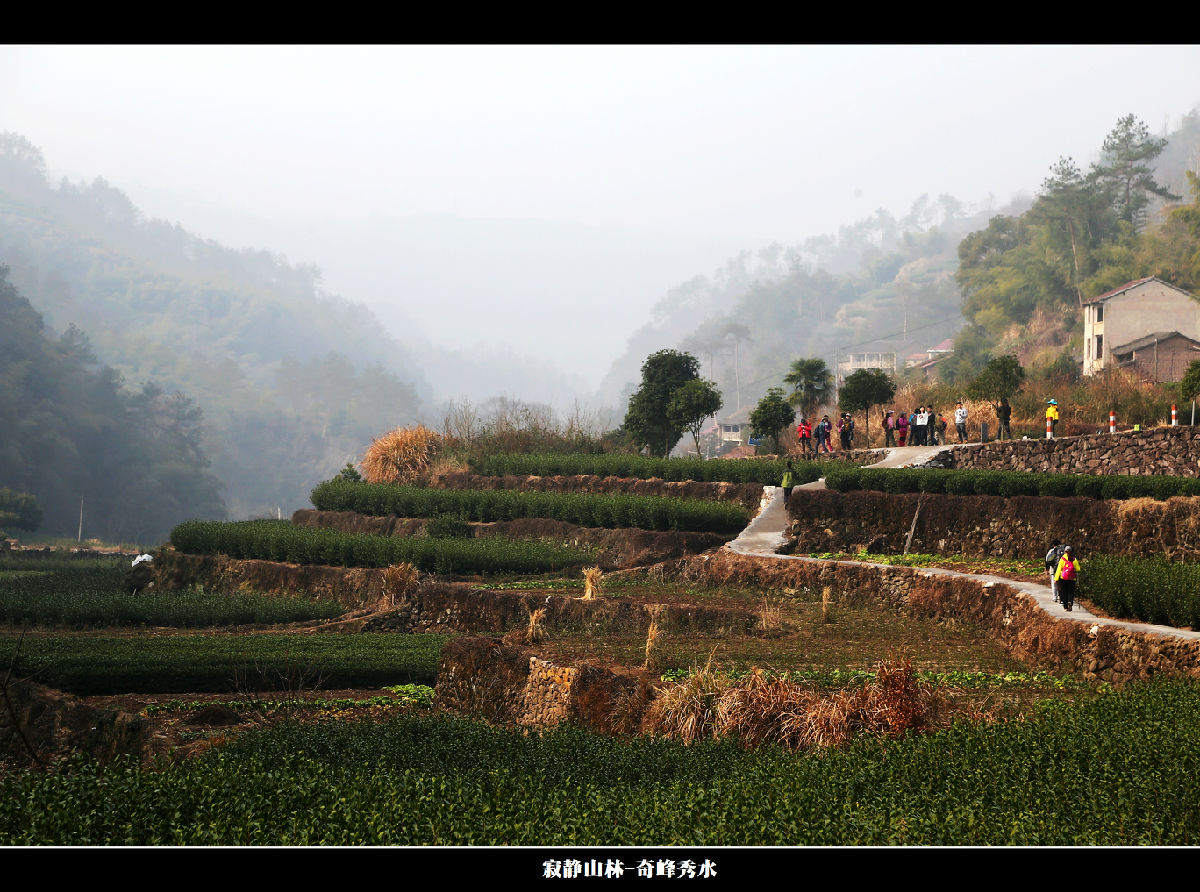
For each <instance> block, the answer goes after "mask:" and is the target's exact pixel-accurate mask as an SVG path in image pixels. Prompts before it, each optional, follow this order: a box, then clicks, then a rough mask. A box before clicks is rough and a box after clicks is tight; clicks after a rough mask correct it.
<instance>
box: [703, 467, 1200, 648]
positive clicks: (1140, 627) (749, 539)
mask: <svg viewBox="0 0 1200 892" xmlns="http://www.w3.org/2000/svg"><path fill="white" fill-rule="evenodd" d="M944 448H945V447H942V446H934V447H921V446H912V447H910V446H905V447H903V448H896V449H893V450H891V451H890V453H889V455H888V456H887V458H886V459H884V460H883V461H882V462H879V463H878V464H874V465H871V466H870V467H873V468H899V467H905V466H906V465H912V464H920V463H923V462H926V461H929V459H930V458H932V457H933V456H934V455H936V454H937V453H938V452H941V451H942V450H943V449H944ZM897 452H899V453H904V454H903V455H899V456H897V455H894V453H897ZM823 481H824V478H822V480H818V481H815V482H814V483H809V484H805V485H804V486H799V487H796V488H797V489H824V488H825V484H824V482H823ZM818 484H819V485H818ZM787 526H788V515H787V511H786V510H785V509H784V507H783V489H781V488H780V487H778V486H764V487H763V504H762V509H761V510H760V511H759V513H758V515H757V516H756V517H755V518H754V520H752V521H750V524H749V526H747V527H746V529H744V530H742V532H741V534H740V535H738V537H737V538H736V539H734V540H733V541H732V542H729V543H727V544H726V545H725V548H727V549H729V550H730V551H732V552H734V553H735V554H743V555H750V556H753V557H762V558H774V559H775V560H781V561H821V560H823V559H822V558H810V557H805V556H802V555H796V554H777V553H776V552H778V551H779V549H780V548H782V547H783V545H784V543H785V542H786V541H787ZM845 563H855V564H866V565H867V566H872V567H890V566H891V565H890V564H875V563H872V562H870V561H846V562H845ZM915 569H917V570H918V572H920V573H924V574H925V575H926V576H936V575H944V576H969V577H970V578H972V579H982V580H983V581H985V582H999V583H1003V584H1005V585H1010V586H1012V587H1013V588H1015V589H1017V590H1018V591H1021V592H1024V593H1025V594H1027V595H1029V596H1030V597H1032V598H1033V599H1034V600H1035V601H1037V603H1038V606H1039V607H1041V608H1042V610H1044V611H1045V612H1046V613H1048V614H1049V615H1050V616H1053V617H1055V618H1056V619H1065V620H1071V621H1073V622H1079V623H1085V624H1088V625H1098V626H1116V627H1118V628H1121V629H1126V630H1129V631H1131V632H1149V633H1152V634H1156V635H1164V636H1169V637H1174V638H1183V639H1187V640H1196V639H1200V632H1188V631H1185V630H1183V629H1176V628H1174V627H1172V626H1158V625H1154V624H1152V623H1137V622H1130V621H1128V620H1120V619H1109V618H1107V617H1103V616H1096V615H1095V614H1094V613H1092V612H1091V611H1089V610H1088V609H1087V608H1085V607H1083V606H1082V605H1081V604H1079V603H1078V601H1077V602H1076V603H1075V605H1074V610H1071V611H1070V612H1068V611H1067V610H1065V609H1064V608H1063V606H1062V605H1061V604H1058V603H1056V602H1055V600H1054V596H1053V594H1052V593H1051V591H1050V586H1049V585H1043V584H1040V583H1036V582H1019V581H1017V580H1014V579H1009V578H1007V577H1004V576H991V575H986V574H982V573H961V572H959V571H957V570H943V569H941V568H939V567H918V568H915Z"/></svg>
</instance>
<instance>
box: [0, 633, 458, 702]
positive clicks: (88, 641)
mask: <svg viewBox="0 0 1200 892" xmlns="http://www.w3.org/2000/svg"><path fill="white" fill-rule="evenodd" d="M447 637H448V636H446V635H434V634H425V635H399V634H392V633H378V634H371V633H368V634H359V635H309V634H273V635H203V636H201V635H168V636H163V637H138V638H100V637H75V636H63V637H57V636H55V637H41V636H27V637H25V638H23V639H22V638H20V637H18V636H14V635H0V665H3V666H4V667H5V668H6V669H7V667H8V666H10V665H13V666H14V675H16V676H18V677H24V676H32V677H33V678H34V679H35V680H36V681H38V682H39V683H40V684H44V685H48V686H49V687H52V688H57V689H59V690H63V691H68V692H70V693H72V694H79V695H102V694H130V693H144V694H174V693H198V692H210V693H222V692H227V691H267V690H296V689H299V688H301V687H303V688H315V687H324V688H378V687H383V686H384V685H389V684H411V683H416V684H428V685H432V684H433V683H434V681H435V679H436V676H437V666H438V661H439V659H440V657H441V651H442V646H443V645H444V644H445V643H446V639H447ZM14 661H15V663H14Z"/></svg>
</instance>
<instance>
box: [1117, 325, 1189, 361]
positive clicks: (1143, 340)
mask: <svg viewBox="0 0 1200 892" xmlns="http://www.w3.org/2000/svg"><path fill="white" fill-rule="evenodd" d="M1171 338H1183V339H1184V340H1185V341H1188V342H1189V343H1191V344H1194V345H1195V346H1196V347H1198V348H1200V341H1197V340H1196V339H1195V338H1189V337H1188V336H1187V335H1184V334H1180V333H1179V332H1177V331H1156V332H1154V333H1153V334H1148V335H1144V336H1143V337H1140V338H1138V339H1137V340H1136V341H1130V342H1129V343H1128V344H1122V345H1121V346H1120V347H1113V348H1112V352H1113V355H1114V356H1117V355H1123V354H1125V353H1132V352H1133V351H1134V350H1142V349H1144V348H1146V347H1153V346H1154V343H1155V341H1157V342H1158V343H1160V344H1161V343H1162V342H1163V341H1169V340H1171Z"/></svg>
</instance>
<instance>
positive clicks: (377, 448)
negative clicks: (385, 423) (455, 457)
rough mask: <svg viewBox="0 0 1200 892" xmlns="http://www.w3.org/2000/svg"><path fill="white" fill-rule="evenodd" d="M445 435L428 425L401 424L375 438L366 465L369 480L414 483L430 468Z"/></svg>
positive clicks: (364, 471)
mask: <svg viewBox="0 0 1200 892" xmlns="http://www.w3.org/2000/svg"><path fill="white" fill-rule="evenodd" d="M441 445H442V438H441V437H440V436H438V435H437V434H436V433H434V432H433V431H431V430H429V428H427V427H425V426H424V425H417V426H416V427H398V428H396V429H395V430H394V431H389V432H388V433H386V434H384V435H383V436H382V437H378V438H376V439H374V440H372V441H371V446H370V448H368V449H367V454H366V455H365V456H363V461H362V469H363V474H364V475H366V478H367V482H368V483H413V482H415V481H417V480H418V479H420V478H421V477H422V476H423V475H424V474H426V473H427V472H428V471H429V467H430V463H431V462H432V461H433V459H434V458H435V457H436V456H437V454H438V452H439V451H440V450H441Z"/></svg>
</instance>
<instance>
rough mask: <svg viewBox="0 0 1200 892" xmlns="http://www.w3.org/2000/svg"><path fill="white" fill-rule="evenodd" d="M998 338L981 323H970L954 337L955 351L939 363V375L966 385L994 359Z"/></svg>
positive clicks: (947, 381)
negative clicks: (993, 354)
mask: <svg viewBox="0 0 1200 892" xmlns="http://www.w3.org/2000/svg"><path fill="white" fill-rule="evenodd" d="M995 348H996V338H995V336H994V335H992V334H990V333H989V332H988V331H987V330H986V329H985V328H984V327H983V326H981V325H968V326H967V327H966V328H964V329H963V330H962V331H960V332H959V333H958V334H957V335H956V336H955V338H954V352H953V353H951V354H950V355H949V356H947V357H946V358H945V359H943V360H942V361H941V362H939V363H938V365H937V368H938V377H939V378H941V380H942V381H944V382H945V383H947V384H957V385H959V386H965V385H966V384H968V383H969V382H970V381H972V380H974V379H975V378H977V377H978V376H979V375H981V374H982V373H983V370H984V368H986V367H987V364H988V363H989V362H990V361H991V359H992V351H993V350H995Z"/></svg>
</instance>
